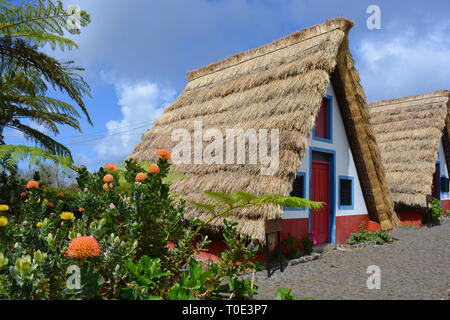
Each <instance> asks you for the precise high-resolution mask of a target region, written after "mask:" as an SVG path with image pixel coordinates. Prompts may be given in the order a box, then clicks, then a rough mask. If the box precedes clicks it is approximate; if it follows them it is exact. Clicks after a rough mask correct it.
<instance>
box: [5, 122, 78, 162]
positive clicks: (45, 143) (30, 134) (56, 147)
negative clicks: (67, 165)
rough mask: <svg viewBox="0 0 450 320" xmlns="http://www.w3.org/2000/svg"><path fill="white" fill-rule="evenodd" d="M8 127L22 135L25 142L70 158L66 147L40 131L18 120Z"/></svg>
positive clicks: (70, 155)
mask: <svg viewBox="0 0 450 320" xmlns="http://www.w3.org/2000/svg"><path fill="white" fill-rule="evenodd" d="M8 127H10V128H12V129H16V130H19V131H20V132H22V133H23V134H24V136H25V138H26V139H27V140H30V141H33V142H34V143H36V144H37V145H39V146H40V147H41V148H43V149H45V150H48V151H50V152H51V153H52V154H56V155H58V156H64V157H72V154H71V152H70V150H69V149H68V148H67V147H66V146H64V145H63V144H61V143H59V142H58V141H56V140H54V139H52V138H51V137H49V136H48V135H46V134H44V133H42V132H41V131H39V130H36V129H33V128H31V127H29V126H27V125H24V124H22V123H20V121H19V120H13V121H12V122H11V123H10V124H8Z"/></svg>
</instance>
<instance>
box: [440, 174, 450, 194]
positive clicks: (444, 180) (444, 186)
mask: <svg viewBox="0 0 450 320" xmlns="http://www.w3.org/2000/svg"><path fill="white" fill-rule="evenodd" d="M449 182H450V180H449V178H448V177H441V192H443V193H448V192H449Z"/></svg>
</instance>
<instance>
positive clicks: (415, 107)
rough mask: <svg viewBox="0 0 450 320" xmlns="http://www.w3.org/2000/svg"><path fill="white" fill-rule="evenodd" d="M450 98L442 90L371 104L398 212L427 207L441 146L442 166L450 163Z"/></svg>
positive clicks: (372, 115)
mask: <svg viewBox="0 0 450 320" xmlns="http://www.w3.org/2000/svg"><path fill="white" fill-rule="evenodd" d="M449 98H450V91H448V90H442V91H436V92H433V93H429V94H423V95H417V96H412V97H406V98H400V99H393V100H384V101H380V102H376V103H371V104H369V109H370V113H371V122H372V125H373V128H374V131H375V135H376V138H377V142H378V145H379V147H380V152H381V157H382V159H383V163H384V166H385V168H386V176H387V181H388V183H389V188H390V190H391V193H392V197H393V199H394V202H395V204H396V206H397V207H398V208H408V207H409V208H425V207H426V205H427V203H426V196H427V195H429V194H430V193H431V191H432V184H433V174H435V173H436V163H437V161H438V150H439V148H440V146H441V143H442V146H443V149H444V150H445V152H444V153H443V154H445V156H444V158H445V159H442V160H443V163H442V165H443V166H446V164H447V163H450V162H449V160H450V145H449V131H448V128H449V121H450V118H449V110H450V109H449V108H450V99H449ZM447 178H448V177H447ZM435 197H436V198H438V197H439V196H438V195H435Z"/></svg>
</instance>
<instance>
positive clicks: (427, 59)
mask: <svg viewBox="0 0 450 320" xmlns="http://www.w3.org/2000/svg"><path fill="white" fill-rule="evenodd" d="M449 31H450V25H449V24H440V25H437V26H436V27H435V28H433V29H432V30H431V31H429V32H427V33H425V34H418V32H417V31H416V30H414V29H409V30H402V31H401V32H398V33H396V34H395V35H394V36H391V37H389V36H386V37H383V38H382V39H381V38H380V39H379V40H377V41H368V40H363V41H362V42H361V44H360V46H359V48H358V50H357V52H358V57H359V66H358V67H359V71H360V73H361V75H362V79H363V86H364V87H365V89H366V92H367V93H368V100H369V101H374V100H378V99H391V98H396V97H401V96H406V95H414V94H421V93H426V92H431V91H434V90H440V89H448V88H444V87H442V86H443V84H445V83H449V80H450V69H449V68H447V67H446V65H447V64H448V61H449V59H450V44H449V42H448V36H447V35H448V32H449Z"/></svg>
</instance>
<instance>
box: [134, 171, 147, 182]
mask: <svg viewBox="0 0 450 320" xmlns="http://www.w3.org/2000/svg"><path fill="white" fill-rule="evenodd" d="M147 178H148V177H147V175H146V174H145V173H142V172H139V173H138V174H137V175H136V182H142V181H145V180H147Z"/></svg>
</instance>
